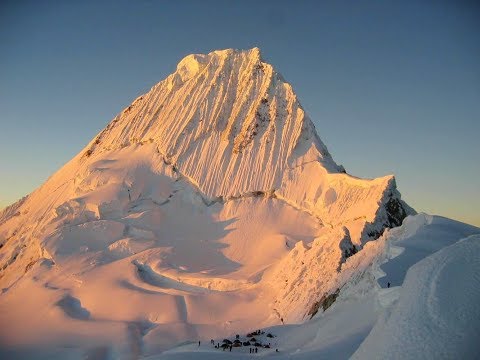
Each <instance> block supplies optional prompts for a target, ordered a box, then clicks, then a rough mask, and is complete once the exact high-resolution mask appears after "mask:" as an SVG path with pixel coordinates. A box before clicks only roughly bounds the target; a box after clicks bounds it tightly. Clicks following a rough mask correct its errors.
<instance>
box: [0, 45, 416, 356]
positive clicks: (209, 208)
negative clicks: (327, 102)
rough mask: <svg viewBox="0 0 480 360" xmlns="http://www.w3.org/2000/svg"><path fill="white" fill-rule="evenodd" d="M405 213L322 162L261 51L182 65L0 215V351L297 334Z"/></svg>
mask: <svg viewBox="0 0 480 360" xmlns="http://www.w3.org/2000/svg"><path fill="white" fill-rule="evenodd" d="M413 212H414V211H413V210H412V209H410V208H409V207H408V206H407V205H406V204H405V203H404V202H403V201H402V200H401V197H400V193H399V192H398V191H397V189H396V185H395V179H394V178H393V176H387V177H383V178H378V179H373V180H366V179H359V178H356V177H352V176H350V175H349V174H347V173H346V172H345V170H344V169H343V167H342V166H339V165H337V164H336V163H335V162H334V160H333V159H332V157H331V155H330V154H329V152H328V150H327V148H326V146H325V145H324V144H323V143H322V141H321V140H320V138H319V136H318V135H317V132H316V130H315V127H314V125H313V123H312V121H311V120H310V119H309V118H308V116H307V115H306V114H305V111H304V110H303V109H302V107H301V105H300V103H299V101H298V100H297V97H296V95H295V93H294V91H293V89H292V87H291V85H290V84H288V83H287V82H286V81H285V80H284V79H283V77H282V76H281V75H280V74H279V73H277V72H276V71H275V70H274V68H273V67H272V66H271V65H270V64H268V63H266V62H264V61H263V60H262V58H261V55H260V51H259V49H258V48H254V49H251V50H246V51H240V50H233V49H228V50H221V51H214V52H211V53H209V54H206V55H203V54H194V55H189V56H187V57H185V58H184V59H183V60H181V61H180V62H179V64H178V66H177V69H176V71H175V72H174V73H173V74H171V75H169V76H168V77H167V78H166V79H165V80H163V81H161V82H159V83H158V84H157V85H155V86H154V87H153V88H152V89H151V90H150V91H149V92H148V93H146V94H144V95H142V96H140V97H138V98H137V99H136V100H135V101H134V102H133V103H132V104H131V105H129V106H128V107H127V108H125V109H124V110H123V111H121V112H120V113H119V114H118V115H117V116H116V117H115V118H114V119H113V120H112V121H111V122H110V123H109V124H108V125H107V127H106V128H105V129H104V130H103V131H101V132H100V133H99V134H98V135H97V136H96V137H95V138H94V139H93V140H92V141H91V142H90V143H89V144H88V145H87V146H86V148H85V149H83V150H82V151H81V152H80V153H79V154H78V155H77V156H75V157H74V158H73V159H72V160H71V161H70V162H68V163H67V164H66V165H65V166H63V167H62V168H61V169H60V170H59V171H58V172H56V173H55V174H54V175H52V176H51V177H50V178H49V179H48V180H47V181H46V182H45V183H44V184H43V185H42V186H41V187H40V188H38V189H37V190H35V191H34V192H33V193H32V194H30V195H29V196H27V197H25V198H23V199H22V200H20V201H18V202H17V203H15V204H13V205H11V206H9V207H7V208H6V209H4V210H3V211H2V212H1V213H0V245H1V248H0V268H1V273H0V284H1V287H2V289H3V290H2V291H3V293H2V295H1V297H0V308H1V309H3V310H5V311H4V312H3V315H1V316H3V317H1V318H0V320H1V321H5V322H7V321H8V322H10V323H15V324H17V325H15V326H13V327H12V328H11V332H10V334H9V335H8V336H7V337H6V338H5V339H3V340H4V342H6V343H8V344H9V346H12V347H15V346H17V345H18V344H20V343H22V342H23V343H26V344H30V345H32V344H38V343H39V342H42V341H44V340H42V339H44V338H42V336H43V335H44V334H48V339H47V340H45V341H46V342H47V343H48V344H47V345H49V346H52V347H54V348H56V347H60V348H63V347H62V346H63V344H64V343H68V344H76V345H75V346H78V347H79V348H82V346H83V345H82V344H85V343H89V344H90V343H91V342H93V343H95V344H97V345H98V346H105V344H114V345H111V346H113V349H114V350H112V351H114V352H115V354H127V355H128V354H130V355H132V354H133V355H135V354H136V355H138V356H139V354H142V355H145V354H153V353H155V352H157V351H160V350H163V349H165V348H167V347H169V346H171V345H172V344H175V343H178V342H180V341H185V340H188V339H192V338H194V339H198V338H209V337H214V336H221V335H222V334H223V333H225V332H229V331H230V332H234V331H244V330H248V329H249V328H251V327H252V326H254V327H260V326H266V325H272V324H276V323H279V322H280V321H281V322H284V321H286V322H298V321H303V320H304V319H306V318H308V317H309V316H312V314H315V313H316V311H318V306H319V301H320V299H322V296H324V295H325V294H330V295H331V294H334V293H335V291H337V289H339V288H340V287H342V286H343V285H344V284H345V283H346V282H347V281H348V277H346V276H345V275H343V273H342V269H343V266H344V264H345V263H346V260H347V258H348V257H350V256H353V255H354V254H355V253H356V252H357V251H359V250H360V251H361V249H362V247H363V246H364V245H365V244H366V243H368V242H369V241H371V240H375V239H377V238H378V237H379V236H381V235H382V233H383V232H384V230H385V229H386V228H391V227H395V226H399V225H400V224H401V223H402V220H403V219H404V218H405V217H406V216H407V215H408V214H409V213H410V214H411V213H413ZM30 294H34V296H35V299H36V300H35V304H33V303H31V302H30V300H29V301H26V302H25V301H23V299H29V298H31V295H30ZM34 305H35V306H34ZM36 308H42V309H45V310H44V311H43V312H40V313H41V315H38V316H37V315H35V314H37V313H36V310H35V309H36ZM12 309H15V311H11V310H12ZM247 310H248V311H247ZM46 322H47V323H51V324H54V326H52V327H47V329H44V330H42V331H39V329H40V328H42V326H43V324H45V323H46ZM22 324H23V326H22ZM25 324H28V327H29V329H30V330H29V331H25ZM60 333H65V334H64V335H62V336H59V334H60ZM86 333H88V334H89V335H85V334H86ZM21 334H23V335H21ZM62 341H63V342H62ZM32 346H34V345H32ZM109 346H110V345H109ZM17 355H18V354H17ZM127 355H125V356H127ZM130 355H128V356H130ZM133 355H132V356H133ZM128 356H127V357H128Z"/></svg>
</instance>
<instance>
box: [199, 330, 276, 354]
mask: <svg viewBox="0 0 480 360" xmlns="http://www.w3.org/2000/svg"><path fill="white" fill-rule="evenodd" d="M263 334H265V332H264V331H261V330H256V331H253V332H250V333H248V334H247V336H246V337H247V339H245V341H241V340H240V335H238V334H237V335H236V336H235V340H233V341H231V340H229V339H223V341H222V343H221V344H220V343H217V344H215V340H213V339H211V340H210V344H211V345H213V346H214V347H215V349H220V348H221V349H222V350H223V351H225V350H228V351H232V349H233V348H234V347H247V346H248V347H249V349H248V350H249V352H250V354H256V353H258V348H265V349H270V348H271V343H268V344H262V343H261V342H259V341H257V339H256V338H255V337H254V335H263ZM266 336H267V337H268V338H273V337H274V335H272V334H270V333H269V334H267V335H266ZM200 345H201V342H200V341H199V342H198V346H200ZM275 351H276V352H278V349H275Z"/></svg>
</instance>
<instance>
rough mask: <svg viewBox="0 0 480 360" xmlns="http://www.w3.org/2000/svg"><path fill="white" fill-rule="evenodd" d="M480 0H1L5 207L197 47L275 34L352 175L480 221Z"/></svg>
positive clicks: (422, 206) (286, 66)
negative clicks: (382, 181) (388, 178)
mask: <svg viewBox="0 0 480 360" xmlns="http://www.w3.org/2000/svg"><path fill="white" fill-rule="evenodd" d="M479 39H480V7H479V6H478V5H476V4H475V1H453V0H452V1H445V2H444V1H433V0H432V1H418V0H417V1H348V2H347V1H319V0H317V1H293V0H292V1H258V0H256V1H237V2H234V1H185V0H184V1H153V0H152V1H141V0H137V1H133V0H132V1H126V0H119V1H75V0H72V1H35V0H32V1H5V0H4V1H1V2H0V44H1V48H0V49H1V50H0V124H1V127H0V207H3V206H6V205H8V204H9V203H11V202H13V201H15V200H16V199H17V198H19V197H21V196H23V195H25V194H27V193H29V192H31V191H32V190H33V189H35V188H36V187H38V186H39V185H40V184H41V183H42V182H44V181H45V180H46V178H47V177H48V176H50V175H51V174H52V173H53V172H54V171H56V170H57V169H58V168H59V167H60V166H61V165H62V164H64V163H65V162H66V161H68V160H69V159H70V158H71V157H73V156H74V155H75V154H76V153H77V152H79V151H80V150H81V149H82V148H83V146H85V144H86V143H87V142H88V141H89V140H90V139H91V138H93V136H95V134H96V133H97V132H98V131H100V130H101V129H102V128H103V127H104V126H106V125H107V123H108V122H109V121H110V120H111V119H112V118H113V117H114V116H115V115H116V114H117V113H118V112H119V111H120V110H121V109H122V108H124V107H126V106H127V105H128V104H129V103H130V102H131V101H132V100H133V99H134V98H136V97H137V96H138V95H140V94H142V93H144V92H146V91H147V90H148V89H150V87H151V86H152V85H154V84H155V83H157V82H158V81H160V80H162V79H163V78H165V77H166V76H167V75H168V74H169V73H171V72H172V71H173V70H174V69H175V66H176V64H177V62H178V61H179V60H180V59H181V58H182V57H183V56H185V55H187V54H190V53H205V52H209V51H211V50H215V49H223V48H240V49H242V48H251V47H254V46H258V47H260V48H261V50H262V53H263V57H264V58H265V60H267V61H268V62H270V63H272V64H273V65H274V66H275V67H276V68H277V70H278V71H279V72H281V73H282V74H283V75H284V77H285V78H286V79H287V81H289V82H290V83H292V85H293V87H294V89H295V90H296V92H297V94H298V96H299V98H300V101H301V102H302V104H303V106H304V107H305V109H306V110H307V112H308V113H309V114H310V116H311V118H312V120H313V121H314V122H315V124H316V127H317V130H318V132H319V135H320V137H321V138H322V140H323V141H324V142H325V143H326V144H327V146H328V147H329V149H330V152H331V153H332V154H333V156H334V158H335V160H336V161H337V162H338V163H341V164H343V165H344V166H345V167H346V169H347V171H348V172H349V173H351V174H354V175H357V176H361V177H377V176H382V175H386V174H390V173H393V174H395V175H396V177H397V184H398V187H399V190H400V191H401V193H402V195H403V198H404V199H405V200H406V201H407V202H408V203H410V204H411V205H412V206H413V207H415V208H416V209H417V210H418V211H426V212H429V213H433V214H440V215H444V216H448V217H452V218H455V219H460V220H463V221H466V222H469V223H473V224H476V225H480V141H479V136H480V40H479Z"/></svg>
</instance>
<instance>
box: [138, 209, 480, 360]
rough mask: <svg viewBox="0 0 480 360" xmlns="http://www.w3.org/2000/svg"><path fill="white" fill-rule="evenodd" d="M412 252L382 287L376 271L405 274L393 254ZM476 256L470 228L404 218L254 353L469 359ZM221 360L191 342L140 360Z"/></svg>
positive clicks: (475, 313)
mask: <svg viewBox="0 0 480 360" xmlns="http://www.w3.org/2000/svg"><path fill="white" fill-rule="evenodd" d="M445 230H448V231H447V232H445ZM465 235H466V237H464V236H465ZM419 246H420V247H423V248H430V249H432V251H431V252H428V253H425V254H424V257H422V258H419V257H417V262H415V263H414V264H412V265H411V266H410V267H409V269H408V271H407V274H406V277H405V278H404V281H402V282H400V283H399V285H398V286H395V287H391V288H382V287H381V286H380V284H379V280H381V277H382V276H383V275H384V273H383V271H382V270H381V268H382V267H385V266H386V265H391V267H390V273H389V276H391V275H394V274H397V275H398V276H400V274H405V271H404V266H403V263H402V262H398V261H395V260H396V259H397V258H398V257H399V256H400V255H399V254H400V253H402V254H408V253H413V254H415V253H417V252H418V247H419ZM479 250H480V229H478V228H475V227H473V226H470V225H466V224H461V223H458V222H456V221H453V220H448V219H445V218H441V217H437V216H429V215H425V214H419V215H416V216H414V217H409V218H407V219H406V221H405V223H404V225H402V226H401V227H399V228H396V229H394V230H391V231H388V232H387V233H386V234H384V235H383V236H382V237H381V238H379V239H378V240H377V241H375V242H371V243H369V244H367V246H366V247H365V248H364V249H363V250H362V252H361V253H358V254H356V255H354V256H352V257H351V258H349V259H348V260H347V262H346V263H345V265H344V266H343V267H342V273H344V274H343V276H344V277H345V278H348V280H347V282H346V283H344V284H343V286H342V289H341V291H340V295H339V297H338V298H337V300H336V301H335V303H333V305H332V306H331V307H330V308H328V309H327V310H326V311H325V312H321V313H319V314H318V315H317V316H315V317H314V318H313V319H312V320H311V321H308V322H306V323H303V324H299V325H283V326H275V327H269V328H266V329H264V331H265V333H269V332H270V333H272V334H275V337H274V338H273V339H269V338H265V337H263V338H262V340H264V341H265V342H267V343H268V342H271V343H272V344H273V345H272V348H271V349H262V348H261V349H260V354H259V355H261V356H266V355H267V356H268V355H270V356H273V355H274V356H275V358H281V359H283V358H288V359H331V358H334V359H347V358H354V359H397V358H398V359H458V358H461V359H475V358H477V357H478V356H477V355H478V350H479V349H480V348H479V345H478V339H479V335H480V312H479V309H478V306H477V304H478V303H479V300H480V290H479V289H480V278H479V276H478V274H479V270H480V269H479V266H480V262H479V261H478V252H479ZM391 263H392V264H391ZM394 265H395V266H394ZM352 271H353V276H352ZM217 341H221V339H218V340H217ZM277 348H278V349H279V352H278V353H277V352H275V349H277ZM228 355H229V356H233V357H234V358H251V355H250V354H249V352H248V349H247V347H244V348H234V349H233V353H232V354H231V355H230V354H228ZM225 357H226V356H225V353H224V352H222V351H221V350H217V349H215V348H213V347H212V346H211V345H210V344H206V345H202V346H201V347H198V345H197V344H191V345H185V346H179V347H176V348H173V349H171V350H169V351H167V352H165V353H163V354H161V355H159V356H152V357H149V358H148V359H151V360H153V359H191V358H195V359H197V358H198V359H217V358H218V359H223V358H225Z"/></svg>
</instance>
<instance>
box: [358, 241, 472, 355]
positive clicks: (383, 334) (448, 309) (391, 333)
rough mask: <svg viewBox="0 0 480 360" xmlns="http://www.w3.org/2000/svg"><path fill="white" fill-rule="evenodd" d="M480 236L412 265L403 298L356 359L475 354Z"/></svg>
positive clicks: (385, 317) (403, 290) (364, 343)
mask: <svg viewBox="0 0 480 360" xmlns="http://www.w3.org/2000/svg"><path fill="white" fill-rule="evenodd" d="M479 254H480V235H472V236H470V237H468V238H466V239H463V240H461V241H459V242H457V243H455V244H453V245H450V246H448V247H446V248H444V249H442V250H440V251H439V252H437V253H435V254H433V255H431V256H429V257H427V258H425V259H423V260H422V261H420V262H419V263H417V264H415V265H414V266H412V267H411V268H410V269H409V270H408V273H407V276H406V278H405V282H404V284H403V286H402V290H401V294H400V298H399V300H398V303H397V304H396V306H395V307H394V308H392V310H391V312H386V313H385V314H384V315H383V316H382V317H381V318H380V320H379V321H378V322H377V324H376V325H375V327H374V328H373V329H372V331H371V333H370V335H369V336H368V337H367V339H366V340H365V341H364V342H363V343H362V345H361V346H360V348H359V349H358V350H357V352H356V353H355V355H354V358H356V359H386V358H389V359H420V358H423V359H474V358H477V357H478V351H479V349H480V346H479V344H478V339H480V307H479V306H478V304H480V261H479Z"/></svg>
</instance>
